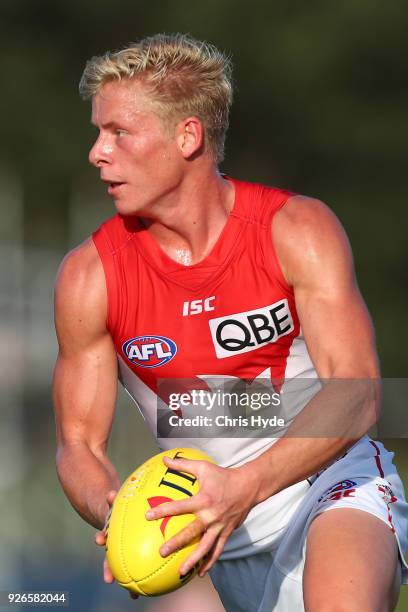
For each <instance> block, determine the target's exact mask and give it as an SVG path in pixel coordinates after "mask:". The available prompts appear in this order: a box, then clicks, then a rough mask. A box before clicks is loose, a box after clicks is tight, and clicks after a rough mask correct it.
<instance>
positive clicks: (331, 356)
mask: <svg viewBox="0 0 408 612" xmlns="http://www.w3.org/2000/svg"><path fill="white" fill-rule="evenodd" d="M296 205H297V206H302V205H303V206H304V207H305V208H304V210H300V211H299V212H298V211H296ZM292 208H293V211H289V219H286V222H287V223H288V225H289V226H290V231H289V234H290V236H291V239H289V243H290V244H289V245H288V244H283V248H281V249H280V250H281V253H280V255H281V257H282V258H283V259H284V261H285V265H286V270H287V271H288V275H289V276H290V279H291V283H292V285H293V290H294V294H295V302H296V308H297V312H298V315H299V320H300V324H301V327H302V331H303V334H304V337H305V341H306V344H307V347H308V350H309V353H310V356H311V358H312V360H313V362H314V364H315V367H316V369H317V372H318V374H319V376H321V377H324V378H330V377H341V378H354V377H362V378H363V377H367V378H370V377H372V376H377V375H378V363H377V356H376V350H375V339H374V331H373V326H372V323H371V319H370V316H369V313H368V310H367V307H366V305H365V303H364V300H363V298H362V296H361V293H360V291H359V288H358V285H357V282H356V278H355V273H354V267H353V258H352V254H351V249H350V245H349V242H348V240H347V237H346V234H345V232H344V230H343V228H342V226H341V224H340V223H339V221H338V220H337V218H336V217H335V216H334V214H333V213H332V212H331V211H330V210H329V209H328V208H327V207H326V206H325V205H324V204H322V203H321V202H316V201H314V200H310V201H309V200H307V199H305V200H302V199H301V200H300V202H299V201H298V202H296V201H295V202H294V203H293V206H292ZM291 212H292V215H293V216H292V218H290V213H291ZM284 222H285V221H284ZM281 247H282V242H281Z"/></svg>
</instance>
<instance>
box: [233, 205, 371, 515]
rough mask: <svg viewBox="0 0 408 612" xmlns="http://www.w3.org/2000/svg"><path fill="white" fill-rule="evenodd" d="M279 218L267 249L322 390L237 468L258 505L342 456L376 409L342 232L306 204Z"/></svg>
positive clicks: (321, 210)
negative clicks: (288, 290) (290, 294)
mask: <svg viewBox="0 0 408 612" xmlns="http://www.w3.org/2000/svg"><path fill="white" fill-rule="evenodd" d="M281 212H282V214H280V213H279V216H277V218H276V219H275V222H274V224H273V227H272V235H273V242H274V244H275V248H276V251H277V255H278V259H279V261H280V263H281V268H282V272H283V274H284V276H285V278H286V280H287V282H288V283H289V284H290V285H291V286H292V287H293V290H294V294H295V303H296V308H297V312H298V316H299V320H300V324H301V327H302V332H303V335H304V338H305V341H306V345H307V348H308V351H309V354H310V357H311V359H312V361H313V363H314V365H315V368H316V371H317V373H318V375H319V378H321V379H322V380H323V381H324V384H323V388H322V390H321V391H320V392H319V393H317V394H316V395H315V396H314V397H313V398H312V400H311V401H309V403H308V404H307V405H306V406H305V408H304V409H303V410H302V411H301V413H300V414H299V415H298V416H297V417H296V419H295V420H294V422H293V423H292V425H291V427H289V429H288V431H287V432H286V434H285V436H284V437H282V438H281V439H279V440H278V441H277V442H276V443H275V444H274V445H273V446H272V447H271V448H270V449H269V450H268V451H266V452H265V453H263V454H262V455H261V456H260V457H259V458H257V459H256V460H255V461H252V462H250V463H248V464H246V465H245V467H243V470H242V471H246V472H247V477H249V478H250V481H251V482H256V483H257V486H258V493H257V496H256V499H257V502H258V503H259V502H260V501H262V500H264V499H266V498H268V497H270V496H271V495H274V494H275V493H277V492H278V491H280V490H282V489H284V488H286V487H288V486H290V485H291V484H294V483H296V482H299V481H300V480H302V479H304V478H306V477H308V476H310V475H311V474H313V473H315V472H317V471H318V470H320V469H321V468H323V467H325V466H327V465H328V464H330V463H331V462H332V461H333V460H334V459H336V458H337V457H339V456H341V455H342V454H343V453H344V451H345V450H346V449H347V448H348V447H350V446H351V445H352V444H354V442H356V440H358V439H359V438H360V437H361V436H362V435H364V434H365V433H366V432H367V431H368V430H369V429H370V427H371V426H372V425H373V424H374V423H375V422H376V421H377V419H378V410H379V386H378V382H379V367H378V358H377V354H376V349H375V339H374V330H373V326H372V323H371V320H370V316H369V314H368V311H367V308H366V306H365V304H364V301H363V299H362V297H361V294H360V291H359V289H358V286H357V282H356V278H355V274H354V267H353V259H352V254H351V249H350V245H349V242H348V240H347V237H346V235H345V232H344V230H343V228H342V226H341V224H340V223H339V221H338V219H337V218H336V217H335V215H334V214H333V213H332V212H331V211H330V209H329V208H328V207H327V206H325V205H324V204H323V203H322V202H320V201H317V200H313V199H311V198H304V197H301V196H296V197H294V198H291V200H290V201H289V202H288V203H287V205H286V206H285V207H284V208H283V209H282V211H281Z"/></svg>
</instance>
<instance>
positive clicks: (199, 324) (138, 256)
mask: <svg viewBox="0 0 408 612" xmlns="http://www.w3.org/2000/svg"><path fill="white" fill-rule="evenodd" d="M229 180H232V179H229ZM233 183H234V185H235V202H234V207H233V209H232V211H231V213H230V215H229V218H228V220H227V222H226V225H225V227H224V229H223V231H222V233H221V235H220V237H219V238H218V241H217V243H216V244H215V246H214V248H213V249H212V251H211V253H210V254H209V255H208V256H207V257H206V258H205V259H204V260H203V261H201V262H199V263H197V264H194V265H191V266H185V265H182V264H180V263H178V262H176V261H174V260H172V259H171V258H170V257H168V256H167V255H166V254H165V253H164V251H162V250H161V248H160V247H159V245H158V244H157V242H156V241H155V240H154V238H152V236H151V235H150V234H149V232H148V230H146V229H145V228H144V227H143V226H142V225H141V223H140V222H139V220H138V218H137V217H122V216H120V215H116V216H114V217H112V218H111V219H109V220H108V221H106V222H105V223H103V224H102V225H101V227H100V228H99V229H98V230H97V231H96V232H95V233H94V235H93V239H94V242H95V245H96V248H97V250H98V253H99V255H100V258H101V261H102V264H103V267H104V271H105V276H106V284H107V291H108V311H109V312H108V321H107V325H108V329H109V331H110V333H111V335H112V337H113V340H114V343H115V346H116V351H117V355H118V361H119V369H120V377H121V380H122V382H123V384H124V386H125V388H126V389H127V391H128V392H129V393H130V395H131V396H132V397H133V398H134V400H135V401H136V402H137V404H138V405H139V408H140V409H141V411H142V413H143V415H144V417H145V419H146V420H147V422H148V424H149V425H150V427H151V429H152V431H153V433H156V432H155V427H156V422H155V411H156V407H157V402H156V400H157V396H156V393H157V381H158V380H159V379H172V380H174V379H195V380H197V388H202V386H201V387H200V384H199V383H200V381H201V383H202V381H203V380H205V379H206V378H210V377H221V376H222V377H234V378H239V379H244V380H250V381H251V380H255V379H257V378H259V377H263V378H264V377H271V378H272V379H274V380H276V379H278V380H283V379H285V378H289V377H290V378H294V377H310V376H311V377H314V376H315V371H314V368H313V365H312V362H311V360H310V357H309V355H308V352H307V348H306V346H305V343H304V341H303V338H302V335H301V330H300V325H299V319H298V316H297V312H296V307H295V301H294V295H293V291H292V289H291V287H289V286H288V284H287V283H286V281H285V279H284V277H283V274H282V271H281V269H280V267H279V263H278V260H277V256H276V253H275V250H274V247H273V243H272V234H271V223H272V219H273V216H274V215H275V214H276V212H277V211H278V210H280V209H281V208H282V206H284V205H285V203H286V201H287V199H288V198H289V197H290V195H292V194H291V193H290V192H288V191H285V190H281V189H275V188H271V187H265V186H263V185H259V184H250V183H247V182H243V181H237V180H233ZM172 445H173V446H175V445H176V444H175V441H174V440H173V441H168V442H164V443H162V444H161V446H162V447H166V446H167V447H171V446H172ZM184 445H185V444H184ZM244 446H245V445H244ZM250 446H251V445H250ZM257 448H258V449H259V445H258V446H257ZM252 451H255V448H252ZM252 451H251V453H252ZM232 454H233V455H234V456H235V458H234V457H231V455H229V458H228V460H227V459H226V458H225V457H221V455H222V452H221V451H220V452H217V451H216V455H217V456H216V457H215V458H216V459H218V460H219V461H220V462H224V463H225V462H227V463H230V464H231V463H235V462H236V461H238V460H240V458H242V456H243V455H242V454H241V453H240V452H238V453H235V452H233V453H232ZM245 456H248V454H246V455H245Z"/></svg>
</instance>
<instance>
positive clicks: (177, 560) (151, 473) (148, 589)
mask: <svg viewBox="0 0 408 612" xmlns="http://www.w3.org/2000/svg"><path fill="white" fill-rule="evenodd" d="M165 456H167V457H171V458H173V459H174V458H178V457H179V458H183V459H201V460H205V461H211V463H214V462H213V460H212V459H211V458H210V457H208V455H206V454H205V453H203V452H201V451H199V450H196V449H193V448H174V449H171V450H168V451H165V452H163V453H159V454H158V455H155V456H154V457H152V458H151V459H149V460H148V461H146V463H144V464H143V465H141V466H140V467H139V468H137V469H136V470H135V471H134V472H132V474H131V475H130V476H129V478H127V480H125V482H124V483H123V485H122V486H121V488H120V490H119V491H118V494H117V496H116V498H115V500H114V503H113V506H112V509H111V513H110V517H109V519H108V521H107V524H106V527H105V529H106V534H107V537H106V558H107V560H108V563H109V567H110V569H111V571H112V574H113V576H114V578H115V580H116V581H117V582H118V584H120V585H121V586H123V587H125V588H126V589H128V590H129V591H132V592H133V593H137V594H138V595H146V596H154V595H164V594H165V593H169V592H170V591H174V590H175V589H178V588H179V587H181V586H183V585H184V584H186V583H187V582H188V581H189V580H191V578H192V577H193V576H195V574H196V573H197V570H198V569H199V565H200V564H196V565H197V566H196V567H195V568H194V569H192V570H191V571H190V572H188V574H186V575H185V576H180V572H179V570H180V566H181V565H182V563H183V561H185V559H187V557H188V556H189V555H190V554H191V553H192V551H193V550H194V549H195V547H196V546H197V544H198V542H199V540H198V539H197V540H196V541H194V542H192V543H191V544H189V545H188V546H185V547H184V548H182V549H181V550H178V551H176V552H174V553H172V554H171V555H168V556H167V557H162V556H161V555H160V552H159V548H160V547H161V546H162V544H163V543H164V542H166V541H168V540H170V538H171V537H173V536H174V535H175V534H176V533H178V532H179V531H181V530H182V529H183V528H184V527H186V525H188V524H189V523H191V522H192V521H193V520H194V518H195V517H194V515H193V514H182V515H179V516H170V517H165V518H161V519H157V520H151V521H148V520H147V519H146V518H145V514H146V512H147V511H148V510H149V509H150V508H153V507H155V506H158V505H160V504H163V503H165V502H169V501H177V500H180V499H186V498H188V497H191V496H192V495H196V494H197V493H198V491H199V486H198V482H197V479H196V478H195V476H193V475H192V474H188V473H187V472H180V471H177V470H171V469H170V468H168V467H167V466H166V465H165V464H164V463H163V457H165Z"/></svg>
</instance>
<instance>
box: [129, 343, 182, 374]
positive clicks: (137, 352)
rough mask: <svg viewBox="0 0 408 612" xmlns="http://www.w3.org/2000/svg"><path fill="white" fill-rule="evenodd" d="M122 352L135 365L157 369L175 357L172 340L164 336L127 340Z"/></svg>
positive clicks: (174, 344) (175, 348)
mask: <svg viewBox="0 0 408 612" xmlns="http://www.w3.org/2000/svg"><path fill="white" fill-rule="evenodd" d="M122 350H123V352H124V353H125V355H126V357H127V358H128V359H129V361H131V362H132V363H134V364H135V365H138V366H141V367H142V368H157V367H159V366H161V365H164V364H165V363H168V362H169V361H170V360H171V359H173V357H175V355H176V353H177V346H176V343H175V342H173V340H170V338H165V337H164V336H137V337H136V338H132V339H131V340H127V341H126V342H125V343H124V344H123V346H122Z"/></svg>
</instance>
